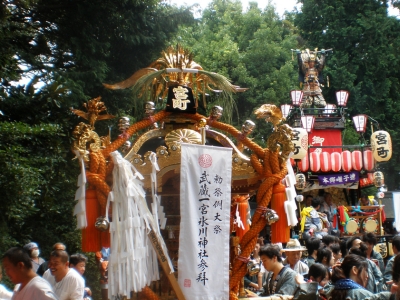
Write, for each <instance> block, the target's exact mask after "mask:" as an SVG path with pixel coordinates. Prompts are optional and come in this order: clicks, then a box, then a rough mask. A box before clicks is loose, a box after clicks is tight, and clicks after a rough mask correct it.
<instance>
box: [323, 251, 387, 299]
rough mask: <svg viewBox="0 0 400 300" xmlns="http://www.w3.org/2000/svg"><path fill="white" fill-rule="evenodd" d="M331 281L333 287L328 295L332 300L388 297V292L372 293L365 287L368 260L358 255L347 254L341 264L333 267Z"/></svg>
mask: <svg viewBox="0 0 400 300" xmlns="http://www.w3.org/2000/svg"><path fill="white" fill-rule="evenodd" d="M332 282H333V284H334V289H333V290H332V292H331V293H330V295H329V297H330V298H331V299H334V300H346V299H366V298H368V299H370V300H372V299H381V300H388V299H389V298H390V293H389V292H382V293H379V294H374V293H372V292H371V291H369V290H368V289H366V288H365V286H366V285H367V282H368V262H367V260H366V258H364V257H362V256H359V255H355V254H349V255H347V256H346V257H345V258H344V260H343V262H342V264H341V265H340V266H336V267H335V268H334V269H333V272H332Z"/></svg>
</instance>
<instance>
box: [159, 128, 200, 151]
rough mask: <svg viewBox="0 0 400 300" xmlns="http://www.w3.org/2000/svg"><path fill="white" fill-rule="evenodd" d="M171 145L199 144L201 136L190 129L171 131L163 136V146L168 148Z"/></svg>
mask: <svg viewBox="0 0 400 300" xmlns="http://www.w3.org/2000/svg"><path fill="white" fill-rule="evenodd" d="M173 143H188V144H201V135H200V133H198V132H197V131H194V130H191V129H177V130H173V131H171V132H170V133H168V134H167V135H166V136H165V144H167V146H168V147H169V146H170V145H172V144H173Z"/></svg>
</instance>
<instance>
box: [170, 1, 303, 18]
mask: <svg viewBox="0 0 400 300" xmlns="http://www.w3.org/2000/svg"><path fill="white" fill-rule="evenodd" d="M166 1H168V2H170V3H171V4H177V5H184V4H187V5H192V4H195V3H198V4H200V5H201V7H202V8H205V7H207V5H208V4H209V3H210V2H211V0H166ZM251 1H252V2H258V6H259V7H260V8H261V9H263V8H265V7H266V6H267V4H268V0H251ZM271 2H272V4H273V5H274V6H275V8H276V12H277V13H278V14H279V15H280V16H282V15H283V13H284V12H285V10H288V11H291V10H293V7H294V6H296V2H297V0H272V1H271ZM242 3H243V8H244V9H246V7H247V6H248V3H249V1H248V0H242Z"/></svg>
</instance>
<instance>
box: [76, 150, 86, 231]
mask: <svg viewBox="0 0 400 300" xmlns="http://www.w3.org/2000/svg"><path fill="white" fill-rule="evenodd" d="M74 153H75V155H76V158H78V161H79V165H80V167H81V174H79V176H78V184H77V185H78V189H77V190H76V192H75V200H77V201H78V202H77V203H76V204H75V207H74V216H76V223H77V228H78V229H83V228H86V226H87V219H86V203H85V198H86V172H85V162H84V160H83V155H84V154H82V153H80V152H79V150H74Z"/></svg>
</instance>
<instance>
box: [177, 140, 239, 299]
mask: <svg viewBox="0 0 400 300" xmlns="http://www.w3.org/2000/svg"><path fill="white" fill-rule="evenodd" d="M181 152H182V154H181V184H180V187H181V188H180V193H181V196H180V209H181V223H180V233H179V260H178V283H179V285H180V287H181V289H182V292H183V294H184V295H185V298H186V299H190V300H200V299H201V300H203V299H204V300H213V299H214V300H217V299H218V300H224V299H229V221H230V201H231V177H232V175H231V173H232V149H229V148H222V147H210V146H203V145H192V144H182V145H181Z"/></svg>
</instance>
